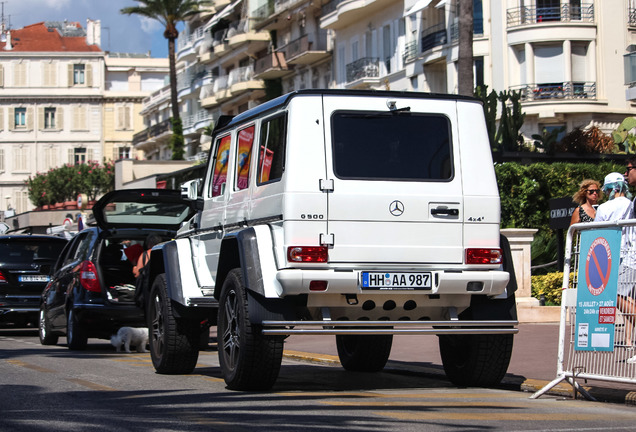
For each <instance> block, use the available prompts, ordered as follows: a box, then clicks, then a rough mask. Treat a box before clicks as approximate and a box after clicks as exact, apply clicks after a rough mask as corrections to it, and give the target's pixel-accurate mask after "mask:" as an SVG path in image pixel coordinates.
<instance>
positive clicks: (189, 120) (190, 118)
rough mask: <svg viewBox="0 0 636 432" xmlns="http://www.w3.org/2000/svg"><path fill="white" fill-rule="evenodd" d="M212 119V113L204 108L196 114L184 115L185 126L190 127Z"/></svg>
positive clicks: (185, 127)
mask: <svg viewBox="0 0 636 432" xmlns="http://www.w3.org/2000/svg"><path fill="white" fill-rule="evenodd" d="M211 120H212V114H210V113H209V112H208V110H205V109H202V110H198V111H197V112H196V113H194V114H189V115H186V116H184V117H183V128H184V129H189V128H191V127H193V126H195V125H196V124H199V123H202V122H210V121H211Z"/></svg>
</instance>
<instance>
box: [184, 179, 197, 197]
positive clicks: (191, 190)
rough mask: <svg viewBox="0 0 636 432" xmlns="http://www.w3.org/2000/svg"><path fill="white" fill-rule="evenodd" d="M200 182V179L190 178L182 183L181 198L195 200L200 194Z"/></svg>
mask: <svg viewBox="0 0 636 432" xmlns="http://www.w3.org/2000/svg"><path fill="white" fill-rule="evenodd" d="M199 182H200V180H199V179H197V180H189V181H187V182H185V183H182V184H181V198H183V199H186V200H189V201H195V200H196V199H197V196H198V195H199Z"/></svg>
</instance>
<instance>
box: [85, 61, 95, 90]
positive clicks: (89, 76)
mask: <svg viewBox="0 0 636 432" xmlns="http://www.w3.org/2000/svg"><path fill="white" fill-rule="evenodd" d="M85 67H86V77H85V78H84V79H85V80H86V87H93V65H92V64H87V65H86V66H85Z"/></svg>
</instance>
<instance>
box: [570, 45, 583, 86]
mask: <svg viewBox="0 0 636 432" xmlns="http://www.w3.org/2000/svg"><path fill="white" fill-rule="evenodd" d="M586 60H587V45H574V44H573V45H572V81H574V82H585V81H587V74H586V69H587V68H586V67H585V66H586Z"/></svg>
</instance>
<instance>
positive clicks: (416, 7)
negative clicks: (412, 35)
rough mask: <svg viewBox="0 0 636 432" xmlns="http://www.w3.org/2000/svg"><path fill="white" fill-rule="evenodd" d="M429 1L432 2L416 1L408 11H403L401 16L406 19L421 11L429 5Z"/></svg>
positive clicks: (425, 0) (427, 0)
mask: <svg viewBox="0 0 636 432" xmlns="http://www.w3.org/2000/svg"><path fill="white" fill-rule="evenodd" d="M431 1H433V0H417V2H416V3H415V4H414V5H413V6H411V8H410V9H408V10H405V11H404V15H403V16H405V17H406V16H409V15H413V14H414V13H417V12H419V11H421V10H422V9H424V8H426V7H427V6H428V5H429V4H431Z"/></svg>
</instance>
